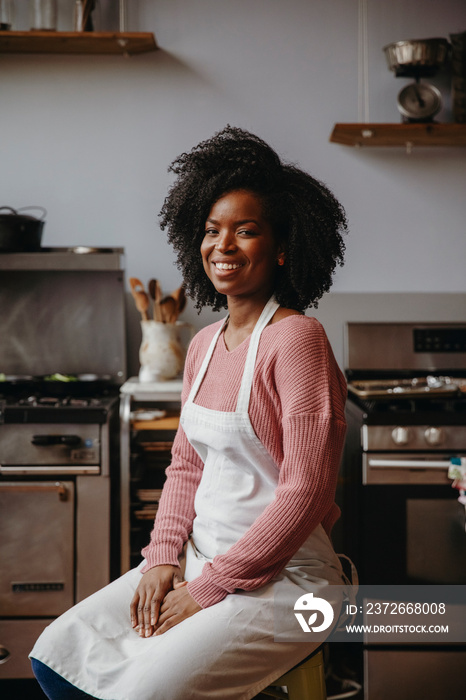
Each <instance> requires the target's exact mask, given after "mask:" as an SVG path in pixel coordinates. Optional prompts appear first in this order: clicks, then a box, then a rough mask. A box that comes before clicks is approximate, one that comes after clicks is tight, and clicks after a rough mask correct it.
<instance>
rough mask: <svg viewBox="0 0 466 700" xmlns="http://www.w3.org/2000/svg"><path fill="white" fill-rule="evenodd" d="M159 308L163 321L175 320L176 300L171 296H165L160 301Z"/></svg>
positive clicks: (170, 321) (172, 321)
mask: <svg viewBox="0 0 466 700" xmlns="http://www.w3.org/2000/svg"><path fill="white" fill-rule="evenodd" d="M160 310H161V312H162V318H163V322H164V323H175V321H176V301H175V300H174V299H173V297H172V296H167V297H164V298H163V299H162V301H161V302H160Z"/></svg>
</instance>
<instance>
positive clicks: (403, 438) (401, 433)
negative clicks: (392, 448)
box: [392, 425, 410, 445]
mask: <svg viewBox="0 0 466 700" xmlns="http://www.w3.org/2000/svg"><path fill="white" fill-rule="evenodd" d="M392 438H393V442H394V443H395V445H407V444H408V442H409V438H410V435H409V428H406V427H404V426H401V425H399V426H398V427H397V428H393V430H392Z"/></svg>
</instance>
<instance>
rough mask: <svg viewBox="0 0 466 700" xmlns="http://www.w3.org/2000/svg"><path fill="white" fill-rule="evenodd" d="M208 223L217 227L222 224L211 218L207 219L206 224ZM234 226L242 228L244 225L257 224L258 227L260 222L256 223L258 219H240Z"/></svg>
mask: <svg viewBox="0 0 466 700" xmlns="http://www.w3.org/2000/svg"><path fill="white" fill-rule="evenodd" d="M207 222H209V223H211V224H215V226H218V225H219V224H220V221H217V220H216V219H211V218H210V217H208V218H207V219H206V223H207ZM234 224H235V226H242V225H243V224H256V226H259V222H258V221H256V219H240V220H239V221H235V222H234Z"/></svg>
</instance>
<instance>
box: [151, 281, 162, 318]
mask: <svg viewBox="0 0 466 700" xmlns="http://www.w3.org/2000/svg"><path fill="white" fill-rule="evenodd" d="M149 295H150V298H151V299H152V309H153V317H154V321H158V322H159V323H160V322H161V321H162V320H163V319H162V314H161V312H160V297H161V293H160V285H159V283H158V282H157V280H155V279H151V280H149Z"/></svg>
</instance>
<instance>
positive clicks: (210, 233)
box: [205, 228, 218, 236]
mask: <svg viewBox="0 0 466 700" xmlns="http://www.w3.org/2000/svg"><path fill="white" fill-rule="evenodd" d="M217 233H218V231H217V229H215V228H208V229H206V230H205V235H206V236H214V235H215V234H217Z"/></svg>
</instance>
